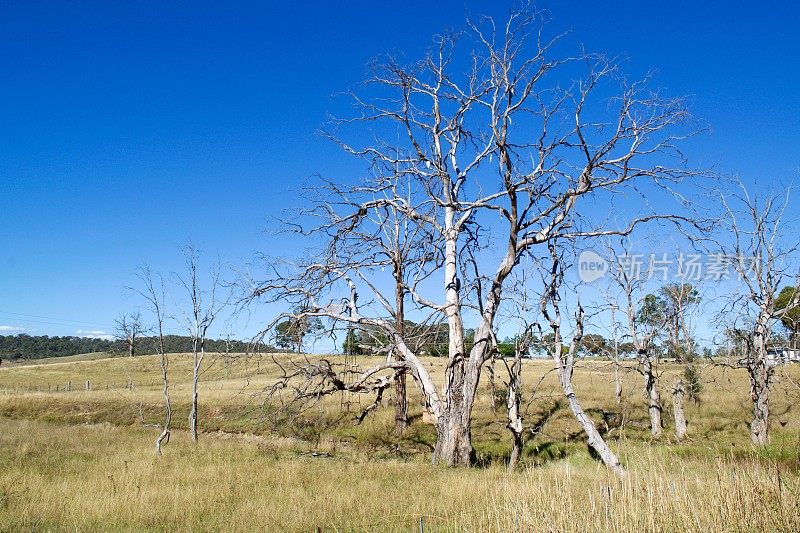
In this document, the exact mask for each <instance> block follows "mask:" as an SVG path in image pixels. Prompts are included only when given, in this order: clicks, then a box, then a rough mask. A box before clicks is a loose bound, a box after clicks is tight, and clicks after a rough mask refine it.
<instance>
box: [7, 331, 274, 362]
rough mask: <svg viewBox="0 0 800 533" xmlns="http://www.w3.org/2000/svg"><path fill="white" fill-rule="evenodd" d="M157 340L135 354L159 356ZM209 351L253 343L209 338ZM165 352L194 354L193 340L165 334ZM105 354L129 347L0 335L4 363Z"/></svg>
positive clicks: (141, 342) (143, 342)
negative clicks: (5, 361) (85, 354)
mask: <svg viewBox="0 0 800 533" xmlns="http://www.w3.org/2000/svg"><path fill="white" fill-rule="evenodd" d="M158 340H159V339H158V337H157V336H152V337H149V336H145V337H140V338H138V339H137V340H136V355H154V354H157V353H158V347H157V343H158ZM206 348H207V349H208V350H209V351H210V352H220V353H229V352H236V353H238V352H247V351H250V350H252V348H253V347H252V346H251V345H250V343H248V342H245V341H239V340H227V339H207V340H206ZM164 349H165V351H166V352H167V353H186V352H191V351H192V338H191V337H190V336H187V335H165V336H164ZM259 351H262V352H272V351H276V348H274V347H272V346H269V345H261V346H259ZM99 352H105V353H108V354H109V355H126V354H127V353H128V345H127V343H126V341H125V340H124V339H114V340H112V339H98V338H91V337H77V336H63V337H59V336H49V335H28V334H26V333H20V334H18V335H0V358H2V359H3V360H9V361H15V360H35V359H45V358H48V357H68V356H71V355H79V354H84V353H99Z"/></svg>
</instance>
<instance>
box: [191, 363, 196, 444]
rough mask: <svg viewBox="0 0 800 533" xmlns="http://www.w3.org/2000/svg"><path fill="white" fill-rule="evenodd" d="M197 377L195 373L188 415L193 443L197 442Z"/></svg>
mask: <svg viewBox="0 0 800 533" xmlns="http://www.w3.org/2000/svg"><path fill="white" fill-rule="evenodd" d="M196 364H197V363H196V362H195V365H196ZM195 368H196V367H195ZM197 377H198V376H197V371H195V373H194V376H193V378H192V409H191V412H190V413H189V431H190V432H191V434H192V441H193V442H197Z"/></svg>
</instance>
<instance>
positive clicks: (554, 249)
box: [540, 241, 627, 477]
mask: <svg viewBox="0 0 800 533" xmlns="http://www.w3.org/2000/svg"><path fill="white" fill-rule="evenodd" d="M548 250H549V252H550V262H549V276H548V277H546V278H545V279H544V280H543V281H544V284H545V285H544V290H543V292H542V296H541V300H540V308H541V314H542V316H543V317H544V319H545V321H546V322H547V324H548V326H549V330H550V334H552V342H550V343H548V344H549V345H548V346H547V351H548V352H549V353H550V356H551V357H552V359H553V362H554V363H555V369H556V374H558V379H559V382H560V383H561V388H562V390H563V392H564V396H566V398H567V401H568V402H569V406H570V409H571V410H572V414H573V415H575V418H576V419H577V420H578V423H579V424H580V425H581V428H582V429H583V431H584V432H585V433H586V436H587V440H588V444H589V446H590V447H591V449H592V450H594V452H596V453H597V455H598V456H599V457H600V459H601V460H602V461H603V463H604V464H605V465H606V467H608V469H609V470H611V471H612V472H613V473H614V474H616V475H617V476H619V477H625V476H626V475H627V471H626V470H625V468H624V467H623V466H622V464H621V463H620V461H619V459H618V458H617V456H616V454H614V452H613V451H612V450H611V448H610V447H609V446H608V444H607V443H606V441H605V439H603V436H602V435H601V434H600V432H599V431H598V430H597V427H596V426H595V424H594V422H593V421H592V419H591V418H589V416H588V415H587V414H586V412H585V411H584V410H583V407H582V406H581V404H580V401H579V400H578V396H577V394H576V393H575V389H574V388H573V386H572V373H573V371H574V369H575V356H576V355H577V352H578V348H579V346H580V344H581V338H582V337H583V332H584V330H583V328H584V319H585V313H584V310H583V307H581V303H580V300H578V301H577V302H576V307H577V309H576V311H575V322H574V324H572V327H573V336H572V339H571V341H570V342H569V343H568V344H565V342H564V338H563V333H562V314H561V308H562V306H563V303H562V299H561V297H562V295H561V290H562V285H563V282H564V265H563V258H562V254H563V251H562V250H560V249H559V248H558V246H557V243H556V241H551V242H550V243H548ZM542 337H543V336H542Z"/></svg>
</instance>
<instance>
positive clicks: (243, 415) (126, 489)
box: [0, 356, 800, 531]
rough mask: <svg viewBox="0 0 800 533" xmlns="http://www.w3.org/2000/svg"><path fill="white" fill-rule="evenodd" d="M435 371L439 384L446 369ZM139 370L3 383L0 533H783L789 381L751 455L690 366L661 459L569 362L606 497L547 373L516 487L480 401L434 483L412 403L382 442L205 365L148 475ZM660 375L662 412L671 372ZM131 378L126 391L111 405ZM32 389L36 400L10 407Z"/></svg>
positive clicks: (11, 371)
mask: <svg viewBox="0 0 800 533" xmlns="http://www.w3.org/2000/svg"><path fill="white" fill-rule="evenodd" d="M360 362H361V364H362V366H366V365H368V364H369V363H370V361H369V360H366V359H362V360H361V361H360ZM433 363H434V364H435V365H436V368H437V370H439V371H440V370H441V368H442V365H443V361H434V362H433ZM156 368H157V361H156V360H155V358H152V357H140V358H135V359H127V358H117V359H103V360H92V361H72V362H68V363H52V362H50V364H45V365H26V366H17V367H9V368H6V367H5V366H4V367H3V368H2V369H0V529H2V530H13V531H16V530H97V529H101V530H203V531H206V530H252V529H259V530H267V531H313V530H314V529H315V528H317V527H319V528H321V529H322V530H323V531H419V519H420V517H422V519H423V522H424V524H425V531H465V530H466V531H509V530H522V531H576V530H585V531H686V530H695V531H711V530H727V531H770V530H774V531H779V530H783V531H792V530H798V529H800V494H798V492H800V475H798V470H800V463H799V462H798V449H799V448H800V438H798V435H799V434H800V432H799V431H798V430H799V428H800V417H798V416H797V414H796V412H795V409H796V407H795V406H796V405H797V402H796V399H797V392H798V391H797V388H796V387H795V385H794V381H795V380H794V379H793V378H797V377H798V375H799V374H800V372H798V371H800V369H796V368H794V367H791V368H784V369H782V370H781V373H780V374H779V379H778V381H777V383H776V386H775V391H774V393H773V400H772V410H773V414H774V416H773V427H772V443H771V444H770V445H769V446H768V447H766V448H764V449H756V448H754V447H752V446H751V445H750V444H749V439H748V437H747V427H746V424H747V420H748V412H749V403H748V385H747V377H746V375H744V374H743V373H741V372H732V371H723V370H722V369H721V368H716V367H707V368H704V369H703V371H702V377H703V382H704V392H703V395H702V396H703V401H702V402H701V403H700V404H699V405H696V406H695V405H689V406H688V409H687V414H688V417H689V421H690V425H689V428H690V439H689V440H688V441H687V442H684V443H676V442H674V438H673V437H672V436H671V432H670V427H671V424H670V420H669V411H667V413H665V414H666V416H665V418H666V422H667V424H668V427H667V428H666V429H665V434H664V436H663V437H662V438H660V439H657V440H652V439H651V438H650V437H649V433H648V431H647V426H646V412H645V410H644V407H643V400H642V399H641V393H640V391H639V389H640V387H641V383H640V382H641V377H640V376H639V375H638V374H636V373H635V372H633V371H632V370H628V371H626V372H625V373H624V377H625V381H624V385H625V387H624V390H625V395H624V398H623V402H622V403H621V404H620V405H617V404H616V402H615V401H614V399H613V397H612V391H613V383H612V381H611V369H610V367H609V366H608V364H607V363H603V362H588V363H584V365H583V367H582V368H581V369H579V370H578V371H577V372H576V376H575V381H576V389H577V391H578V394H579V395H580V396H581V398H582V400H583V403H584V406H585V407H587V408H589V409H590V412H591V413H592V416H593V417H594V418H595V419H596V420H597V422H598V424H600V425H601V427H604V428H605V424H606V423H607V424H608V427H607V430H608V438H609V440H610V441H611V443H612V446H613V447H614V448H615V449H617V450H618V451H619V453H620V455H621V457H622V459H623V461H624V463H625V464H626V466H628V467H629V469H630V472H631V475H630V478H629V479H628V480H625V481H622V482H620V481H618V480H616V479H614V478H612V477H610V476H609V474H608V473H607V472H606V470H605V469H604V468H603V467H602V465H600V464H598V463H597V462H596V461H594V460H593V459H592V458H591V457H590V456H589V454H588V453H587V450H586V446H585V444H584V442H583V440H582V435H580V433H579V426H578V425H577V424H576V423H575V422H574V420H572V417H571V415H570V414H569V412H568V410H567V409H566V407H565V405H563V403H562V402H559V400H560V396H559V394H558V390H557V388H556V387H557V383H556V381H555V378H554V376H553V375H552V373H548V369H549V365H548V364H547V362H544V361H531V362H529V363H528V364H527V366H526V369H525V372H526V374H525V379H526V392H527V396H526V398H525V400H526V401H531V404H530V408H529V411H528V420H530V421H534V420H542V421H543V425H542V430H541V432H540V434H538V435H537V437H536V438H535V439H531V441H530V442H529V443H528V445H527V446H526V452H525V456H524V460H523V468H522V469H521V471H519V472H516V473H513V474H509V473H507V472H506V471H505V468H504V461H505V458H506V456H507V453H508V450H509V440H508V437H507V435H506V430H505V429H504V427H503V421H502V419H503V413H502V410H500V411H498V412H493V411H492V409H491V402H490V398H489V394H488V391H487V390H486V389H484V390H483V391H482V395H481V397H480V401H479V404H478V407H477V409H476V413H475V429H474V438H475V444H476V448H477V451H478V453H479V459H480V464H481V465H482V467H480V468H475V469H470V470H446V469H442V468H437V467H433V466H431V465H429V464H428V459H429V450H430V446H431V444H432V442H433V439H434V438H435V435H434V432H433V429H432V428H431V427H430V426H427V425H425V424H422V423H421V422H420V420H419V416H420V406H419V403H420V402H419V398H417V397H414V398H412V405H413V409H412V415H413V417H414V420H415V422H414V425H413V427H412V429H411V430H410V431H409V432H408V434H407V435H406V436H405V438H403V439H397V438H396V437H394V436H393V434H392V412H391V409H389V408H385V409H382V410H380V411H379V412H377V413H376V414H375V415H373V416H370V417H369V418H368V419H367V421H366V422H365V423H364V424H363V425H361V426H354V425H353V424H352V422H351V419H352V414H350V415H341V414H340V412H339V411H340V398H338V397H336V398H329V399H327V400H326V401H324V402H321V403H320V404H318V405H315V406H313V407H311V408H309V409H308V410H307V411H305V412H303V413H298V412H294V411H292V412H288V413H285V412H276V411H275V410H274V409H271V408H268V407H267V408H265V407H262V405H261V404H262V402H263V398H262V397H261V396H259V394H258V392H259V391H260V390H262V389H263V388H264V386H266V385H267V384H269V383H270V382H271V381H272V380H273V379H274V376H275V375H276V368H275V367H274V365H272V364H270V362H269V360H268V359H263V360H262V361H260V362H258V361H255V360H253V359H250V360H247V361H245V360H243V359H241V360H238V361H237V362H236V363H234V364H233V365H232V366H231V367H230V368H229V369H228V370H227V372H226V370H225V368H224V366H223V365H222V364H221V362H220V361H217V362H216V363H215V364H214V365H212V366H211V367H210V369H209V370H208V371H207V372H206V373H205V374H204V381H203V389H202V390H201V397H200V402H201V406H202V409H201V419H200V423H201V428H203V429H204V430H205V433H203V434H202V435H201V440H200V442H199V443H198V444H197V445H192V444H191V442H190V441H189V439H188V435H186V434H185V433H184V432H182V431H176V432H175V433H174V435H173V437H172V441H171V442H170V443H169V445H168V446H167V447H166V448H165V454H164V456H163V457H162V458H161V459H156V458H155V456H154V453H153V445H154V439H155V433H154V430H152V429H149V428H146V427H142V425H141V420H140V419H139V415H140V410H139V407H140V406H141V413H143V414H144V416H145V422H154V421H156V420H157V419H158V417H159V413H160V411H159V407H158V402H159V397H160V391H159V386H158V384H157V381H156V378H155V371H156ZM500 370H501V368H500V367H498V375H500V374H502V372H500ZM662 370H663V371H664V375H663V376H662V394H664V396H665V400H668V399H669V398H668V395H667V391H668V386H669V384H671V381H672V379H674V377H675V376H676V375H677V374H678V373H679V372H680V368H679V367H677V366H674V365H673V366H669V365H662ZM171 371H172V372H171V374H172V379H173V381H174V383H175V386H174V390H173V397H174V399H175V402H176V418H175V423H176V426H177V427H178V428H181V427H185V426H186V416H185V415H186V411H187V406H188V380H187V377H188V375H189V373H190V367H189V361H188V358H187V357H186V356H174V357H173V358H172V366H171ZM440 377H441V376H440V375H439V376H437V378H439V379H440ZM87 379H88V380H90V381H91V383H92V386H93V390H91V391H84V390H79V391H74V390H73V391H71V392H62V385H61V384H65V383H66V382H67V381H72V382H73V387H74V386H75V384H82V383H84V382H85V381H86V380H87ZM129 379H132V380H133V381H134V383H136V384H137V385H136V386H135V387H134V389H133V390H128V389H127V388H124V386H125V384H127V381H128V380H129ZM540 379H542V381H541V384H539V385H538V386H537V388H536V391H535V393H534V392H533V390H532V389H533V386H534V384H536V383H538V382H539V380H540ZM148 383H152V385H148ZM31 384H35V385H34V386H38V388H39V392H36V391H28V390H26V389H30V388H31ZM106 384H108V389H106V386H105V385H106ZM48 385H49V386H50V392H46V391H45V389H46V387H47V386H48ZM55 385H59V392H54V390H53V389H54V388H55ZM113 385H116V386H117V389H116V390H115V389H114V387H113ZM362 402H364V404H366V400H362ZM665 403H667V404H668V402H665ZM362 405H363V404H362ZM354 408H355V406H354ZM603 413H605V414H606V418H605V420H606V422H605V423H604V422H603V416H602V415H603ZM220 430H222V431H220ZM311 452H314V453H315V454H316V456H315V455H312V454H311Z"/></svg>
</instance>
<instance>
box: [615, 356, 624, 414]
mask: <svg viewBox="0 0 800 533" xmlns="http://www.w3.org/2000/svg"><path fill="white" fill-rule="evenodd" d="M614 400H615V401H616V402H617V405H619V404H621V403H622V380H621V379H620V375H619V356H618V355H617V356H615V357H614Z"/></svg>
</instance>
